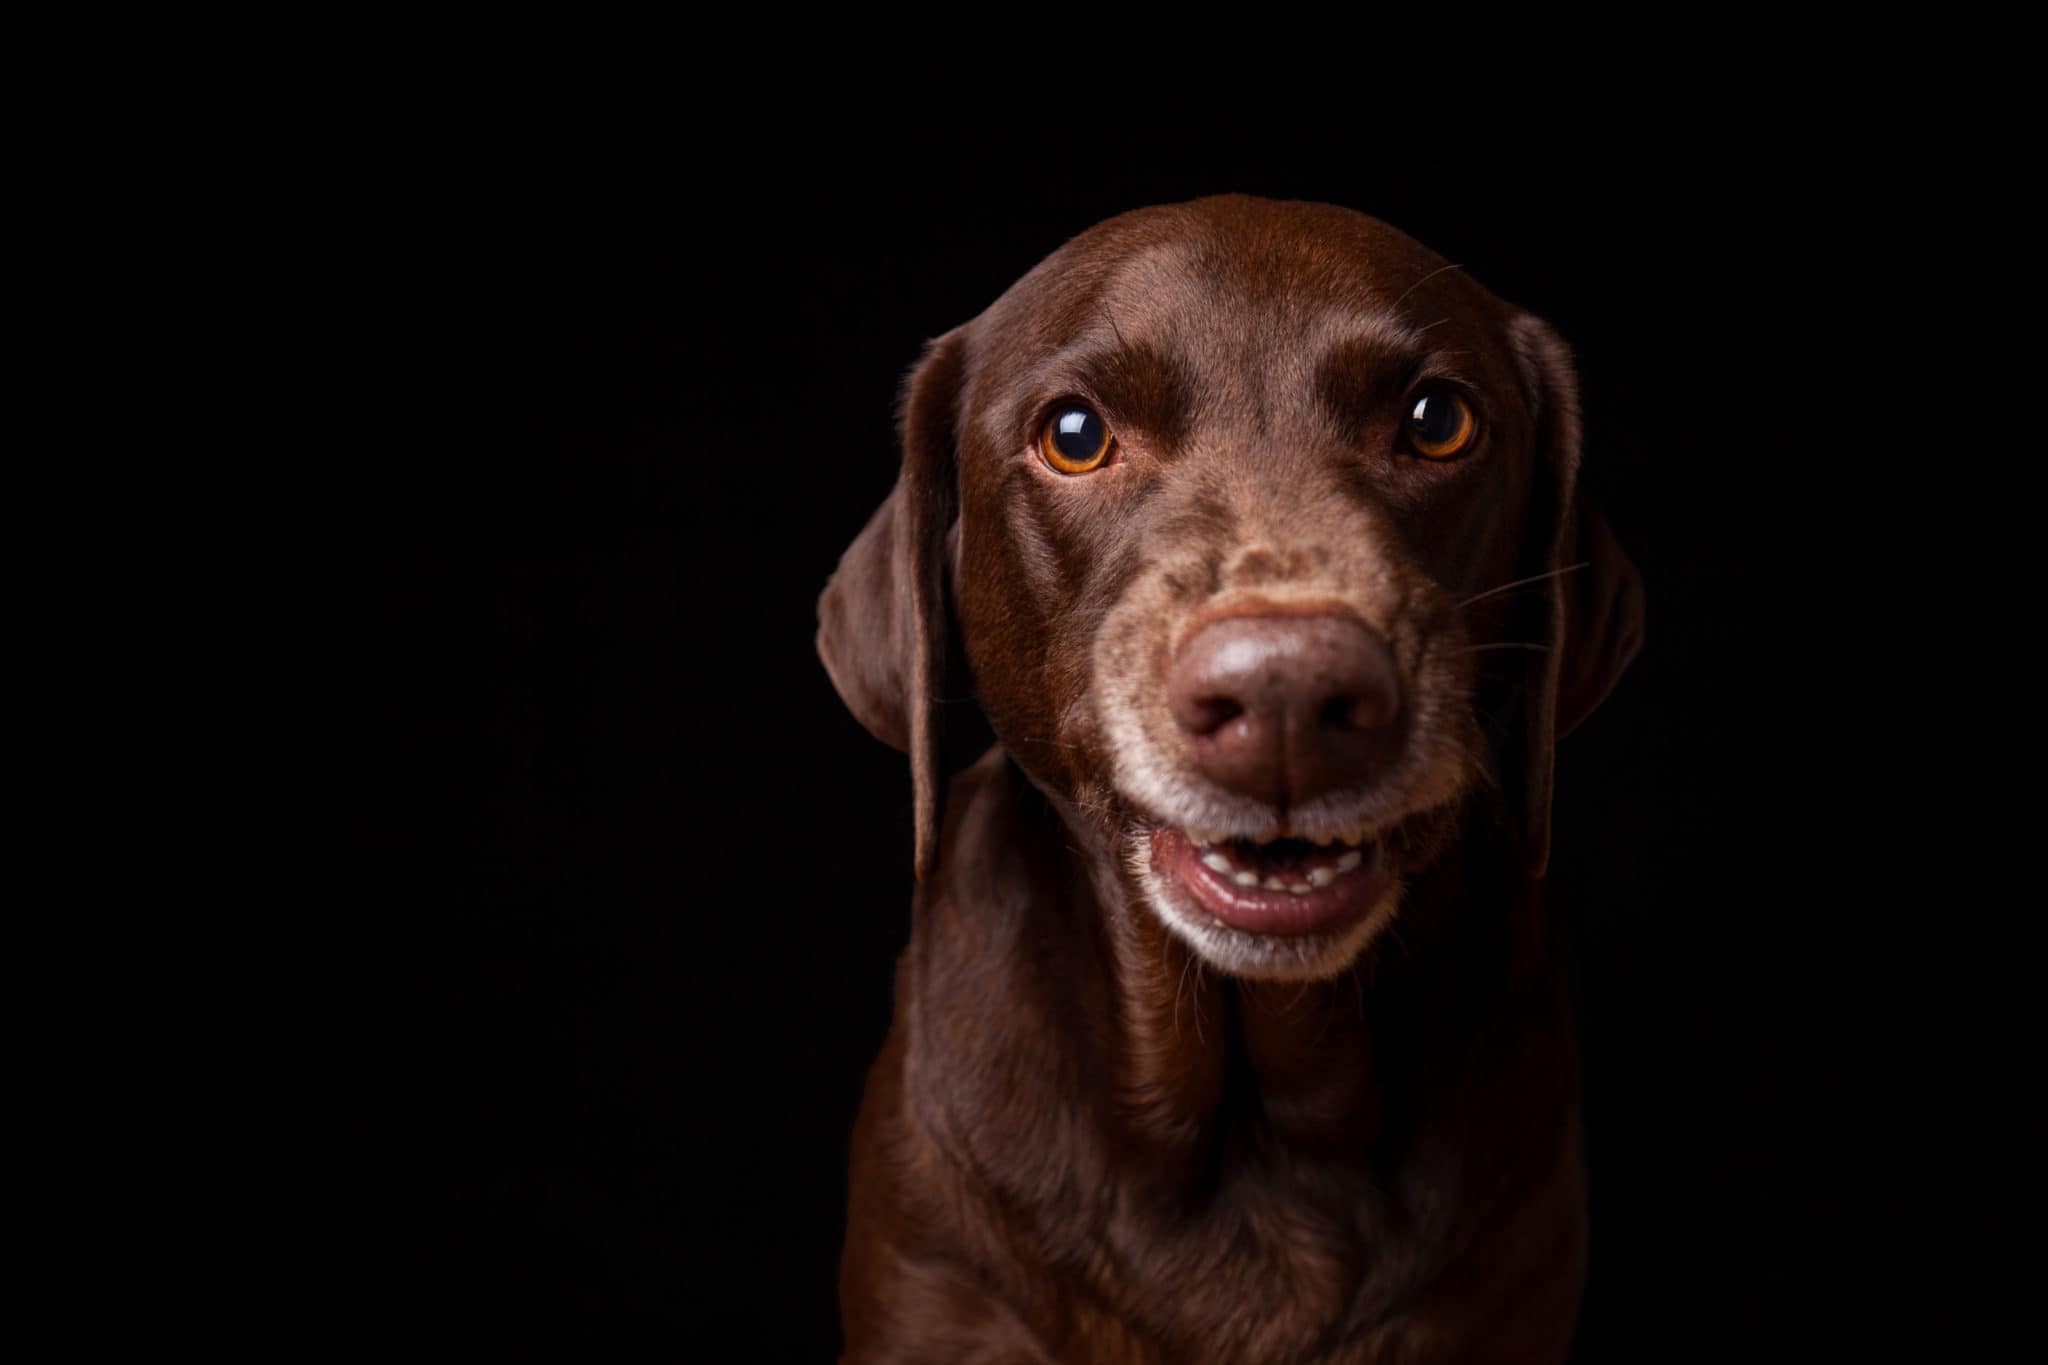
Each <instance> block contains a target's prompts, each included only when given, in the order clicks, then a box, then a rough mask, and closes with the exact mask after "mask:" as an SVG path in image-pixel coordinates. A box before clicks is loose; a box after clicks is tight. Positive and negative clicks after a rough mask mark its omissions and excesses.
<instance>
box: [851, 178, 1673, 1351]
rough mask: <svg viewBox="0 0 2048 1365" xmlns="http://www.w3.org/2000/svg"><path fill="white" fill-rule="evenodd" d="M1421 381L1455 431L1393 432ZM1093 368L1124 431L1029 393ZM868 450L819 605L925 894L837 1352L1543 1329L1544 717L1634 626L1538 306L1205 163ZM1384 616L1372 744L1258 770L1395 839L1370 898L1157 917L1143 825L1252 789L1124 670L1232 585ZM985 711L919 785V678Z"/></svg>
mask: <svg viewBox="0 0 2048 1365" xmlns="http://www.w3.org/2000/svg"><path fill="white" fill-rule="evenodd" d="M1424 378H1439V379H1444V380H1447V381H1450V382H1455V383H1457V384H1458V385H1460V386H1461V388H1462V390H1463V391H1465V392H1467V393H1469V394H1470V395H1472V396H1473V401H1474V404H1475V407H1476V410H1477V413H1478V417H1479V422H1480V429H1481V432H1482V435H1481V437H1480V442H1481V444H1480V445H1479V447H1478V448H1477V449H1476V450H1474V451H1473V452H1472V453H1471V454H1468V455H1466V456H1465V457H1463V458H1462V459H1459V460H1457V461H1454V462H1447V463H1442V464H1433V463H1430V462H1427V461H1423V460H1420V459H1418V458H1417V457H1415V456H1413V455H1410V454H1406V453H1402V452H1400V451H1398V450H1397V449H1396V433H1397V431H1398V427H1399V423H1400V421H1401V418H1402V417H1403V415H1404V407H1403V405H1404V400H1405V401H1409V402H1412V398H1411V397H1410V395H1412V393H1413V390H1414V385H1415V384H1416V383H1418V382H1419V381H1420V380H1422V379H1424ZM1072 399H1084V400H1086V401H1088V402H1089V403H1091V404H1093V405H1094V406H1095V407H1096V408H1097V410H1098V411H1099V412H1101V413H1102V414H1103V415H1104V417H1105V419H1106V420H1107V422H1108V423H1109V426H1110V428H1111V430H1112V431H1113V432H1114V433H1115V434H1116V437H1117V440H1118V442H1119V445H1118V453H1117V458H1116V460H1115V461H1114V462H1113V463H1111V464H1110V465H1108V466H1105V467H1104V468H1103V469H1101V470H1098V471H1096V472H1094V473H1091V474H1087V475H1078V476H1073V475H1063V474H1059V473H1056V472H1054V471H1053V470H1051V469H1050V468H1048V467H1047V465H1046V464H1045V463H1044V462H1043V461H1041V460H1039V459H1038V458H1037V456H1036V454H1035V453H1034V450H1033V448H1032V434H1033V433H1034V431H1035V430H1036V429H1037V426H1038V425H1039V424H1040V423H1042V422H1043V421H1044V419H1045V417H1046V416H1047V414H1048V412H1049V410H1050V408H1051V407H1052V405H1054V404H1055V403H1057V402H1060V401H1063V400H1072ZM899 416H900V423H899V425H900V430H901V435H902V441H903V466H902V472H901V475H900V477H899V479H898V481H897V484H896V488H895V490H894V491H893V492H892V493H891V495H890V497H889V499H888V500H887V501H886V502H885V503H884V504H883V506H882V507H881V509H880V510H879V511H878V512H877V513H876V514H875V516H874V518H873V519H872V520H871V521H870V523H869V524H868V526H867V529H866V530H864V531H863V532H862V533H861V535H860V537H859V538H858V539H857V540H856V541H855V543H854V544H853V546H852V547H851V548H850V549H849V550H848V551H847V552H846V555H845V557H844V559H843V561H842V563H841V565H840V568H839V571H838V573H837V574H836V575H835V576H834V577H833V579H832V581H831V583H830V584H829V585H828V587H827V588H826V590H825V593H824V596H823V598H822V599H821V602H820V630H819V637H818V646H819V651H820V653H821V655H822V656H823V658H824V660H825V663H826V667H827V669H828V670H829V672H830V673H831V676H832V679H833V681H834V684H835V685H836V687H837V688H838V690H839V692H840V694H841V696H842V697H843V698H844V699H845V701H846V703H847V705H848V706H849V708H851V710H852V711H853V713H854V715H855V716H856V717H858V718H859V719H860V721H861V722H862V723H863V724H864V725H866V726H867V727H868V728H869V729H870V730H871V731H873V732H874V733H875V734H876V735H877V736H878V737H879V738H881V739H883V740H885V741H887V742H888V743H890V744H893V745H896V746H897V747H899V748H904V749H907V750H908V751H909V753H910V757H911V762H912V775H913V782H914V788H915V824H916V831H915V835H916V855H915V857H916V868H917V872H918V877H919V886H918V890H917V895H916V904H915V907H914V918H913V927H912V933H911V942H910V946H909V948H908V949H907V951H906V952H905V953H904V955H903V958H902V961H901V964H900V966H899V969H898V973H897V981H896V1016H895V1023H894V1027H893V1029H892V1030H891V1033H890V1035H889V1039H888V1042H887V1044H886V1046H885V1047H884V1049H883V1052H882V1055H881V1057H880V1059H879V1061H878V1062H877V1063H876V1065H875V1068H874V1070H873V1072H872V1074H871V1076H870V1079H869V1083H868V1088H867V1093H866V1097H865V1099H864V1101H863V1104H862V1107H861V1112H860V1117H859V1120H858V1122H857V1124H856V1129H855V1134H854V1143H853V1160H852V1169H851V1179H852V1186H851V1204H850V1208H849V1213H848V1228H847V1241H846V1250H845V1257H844V1261H843V1266H842V1275H841V1286H840V1292H841V1306H842V1310H843V1318H844V1326H845V1333H846V1353H845V1356H844V1359H845V1360H846V1361H848V1362H869V1361H930V1362H934V1363H935V1365H936V1363H940V1362H943V1365H962V1362H980V1361H986V1362H997V1361H1003V1362H1011V1361H1019V1362H1021V1361H1060V1362H1105V1363H1106V1362H1157V1363H1158V1365H1194V1363H1196V1362H1207V1361H1217V1362H1226V1361H1227V1362H1232V1365H1256V1363H1257V1362H1268V1361H1271V1362H1280V1361H1287V1362H1309V1361H1317V1362H1323V1361H1327V1362H1364V1361H1404V1362H1422V1361H1453V1360H1455V1361H1495V1360H1498V1361H1514V1362H1518V1363H1519V1365H1528V1363H1529V1362H1542V1361H1557V1360H1562V1359H1564V1358H1565V1356H1566V1354H1567V1353H1568V1351H1569V1349H1570V1345H1571V1340H1572V1335H1573V1330H1574V1325H1575V1322H1576V1318H1577V1312H1578V1305H1579V1300H1580V1297H1581V1293H1582V1287H1583V1282H1584V1274H1585V1248H1586V1194H1585V1177H1584V1172H1583V1169H1582V1160H1581V1146H1580V1136H1579V1081H1578V1070H1577V1058H1576V1052H1575V1046H1574V1041H1573V1037H1572V1032H1571V1027H1570V1020H1569V1015H1568V1011H1567V1009H1566V1006H1565V1002H1564V999H1563V995H1562V989H1561V971H1560V964H1559V959H1558V953H1557V945H1556V943H1555V941H1554V936H1553V935H1552V934H1551V933H1550V932H1549V931H1548V930H1547V929H1546V926H1545V921H1544V917H1543V913H1542V909H1541V900H1540V896H1539V889H1540V879H1541V877H1542V874H1543V869H1544V866H1545V863H1546V860H1547V858H1548V853H1549V846H1550V804H1551V785H1552V783H1551V775H1552V771H1553V765H1554V756H1555V746H1556V741H1557V739H1558V738H1559V737H1561V736H1562V735H1564V734H1565V733H1567V732H1569V731H1570V730H1571V729H1572V728H1573V726H1575V725H1576V724H1578V723H1579V722H1580V721H1582V720H1583V719H1584V718H1585V717H1586V716H1587V715H1588V714H1589V713H1590V712H1591V711H1592V709H1593V708H1594V707H1595V706H1597V705H1598V704H1599V702H1600V701H1601V699H1602V698H1603V697H1604V696H1605V695H1606V694H1607V692H1608V691H1609V689H1610V688H1611V687H1612V686H1613V684H1614V682H1615V680H1616V678H1617V677H1618V676H1619V675H1620V674H1621V672H1622V671H1623V669H1624V668H1625V667H1626V665H1627V664H1628V662H1629V660H1630V659H1631V658H1632V657H1633V656H1634V654H1635V653H1636V651H1637V649H1638V647H1639V644H1640V640H1641V628H1642V611H1643V605H1642V591H1641V585H1640V582H1639V579H1638V577H1637V574H1636V572H1635V570H1634V568H1633V566H1632V565H1631V564H1630V563H1629V561H1628V559H1627V557H1626V555H1624V554H1623V553H1622V551H1621V550H1620V548H1619V546H1618V545H1617V544H1616V543H1615V541H1614V538H1613V536H1612V535H1611V534H1610V533H1609V532H1608V530H1607V528H1606V525H1605V523H1604V522H1603V521H1602V520H1601V519H1600V517H1599V516H1598V515H1597V513H1595V512H1594V511H1593V510H1592V509H1591V508H1590V507H1588V506H1586V505H1585V504H1584V503H1583V501H1582V500H1581V498H1580V497H1579V495H1578V490H1577V472H1578V463H1579V417H1578V401H1577V388H1576V383H1575V379H1574V376H1573V371H1572V365H1571V361H1570V358H1569V355H1568V352H1567V350H1566V348H1565V346H1564V344H1563V342H1561V341H1560V340H1559V339H1558V337H1557V336H1556V334H1555V333H1554V332H1553V331H1552V330H1551V329H1550V328H1549V327H1548V326H1547V325H1545V324H1544V323H1543V322H1541V321H1539V320H1538V319H1536V318H1534V317H1531V316H1529V315H1528V314H1526V313H1523V312H1521V311H1520V310H1518V309H1516V308H1514V307H1512V306H1511V305H1508V304H1506V303H1503V302H1502V301H1501V300H1499V299H1497V298H1495V297H1494V296H1493V295H1492V294H1490V293H1488V292H1487V291H1486V290H1485V289H1483V288H1481V287H1480V286H1479V285H1478V284H1477V283H1476V282H1474V281H1473V280H1472V278H1471V277H1470V276H1469V275H1467V274H1466V273H1465V272H1464V271H1463V270H1461V269H1459V268H1458V267H1455V266H1452V265H1450V264H1448V263H1447V262H1445V261H1443V260H1442V259H1441V258H1439V257H1437V256H1435V255H1434V254H1432V253H1431V252H1429V251H1428V250H1426V249H1425V248H1423V247H1422V246H1420V245H1419V244H1418V243H1416V242H1414V241H1412V240H1411V239H1409V238H1407V237H1405V236H1403V235H1401V234H1400V233H1398V232H1396V231H1394V230H1393V229H1391V228H1389V227H1387V226H1386V225H1385V224H1383V223H1380V222H1378V221H1376V220H1374V219H1371V218H1368V217H1365V216H1364V215H1362V214H1358V213H1355V212H1352V211H1349V210H1346V209H1341V208H1334V207H1330V206H1327V205H1319V204H1307V203H1294V202H1274V201H1270V200H1262V199H1255V198H1250V197H1246V196H1241V195H1226V196H1219V197H1215V198H1210V199H1202V200H1197V201H1194V202H1191V203H1187V204H1180V205H1171V206H1165V207H1159V208H1152V209H1145V210H1140V211H1137V212H1134V213H1128V214H1124V215H1122V216H1120V217H1118V218H1115V219H1112V220H1110V221H1108V222H1106V223H1103V224H1101V225H1099V226H1097V227H1095V228H1093V229H1091V230H1089V231H1088V232H1085V233H1083V234H1081V235H1080V236H1078V237H1076V238H1075V239H1073V240H1072V241H1070V242H1068V243H1067V244H1066V245H1065V246H1064V247H1062V248H1061V249H1060V250H1059V251H1057V252H1056V253H1054V254H1053V255H1052V256H1051V257H1049V258H1048V259H1047V260H1045V261H1044V262H1042V263H1041V264H1040V265H1039V266H1037V267H1036V268H1035V269H1033V270H1032V271H1031V272H1030V273H1029V274H1027V275H1025V276H1024V278H1023V279H1021V280H1020V281H1018V283H1017V284H1016V285H1014V286H1013V287H1012V288H1011V289H1010V290H1009V291H1008V292H1006V293H1005V294H1004V295H1003V296H1002V297H1001V298H1000V299H998V300H997V301H996V302H995V303H994V304H993V305H991V306H990V307H989V308H988V309H987V310H986V311H984V312H983V313H982V314H981V315H980V316H978V317H976V318H975V319H973V320H972V321H970V322H968V323H965V324H963V325H961V326H960V327H957V328H955V329H953V330H952V331H950V332H947V333H946V334H945V335H943V336H940V337H938V338H937V339H935V340H934V341H932V342H931V343H930V344H929V346H928V347H927V348H926V350H925V353H924V356H923V357H922V358H921V359H920V361H919V362H918V364H917V365H916V367H915V368H914V369H913V370H912V372H911V374H910V376H909V379H908V382H907V384H906V386H905V389H904V392H903V396H902V404H901V409H900V414H899ZM1324 609H1329V610H1341V611H1343V612H1345V613H1348V614H1350V615H1352V616H1354V617H1355V618H1356V619H1359V620H1362V621H1365V622H1367V623H1369V624H1370V625H1371V627H1372V628H1373V629H1375V630H1377V631H1379V632H1381V633H1382V635H1383V636H1384V637H1385V638H1386V639H1387V641H1388V642H1389V648H1390V649H1391V650H1392V652H1393V655H1394V657H1395V659H1396V660H1397V661H1398V664H1399V666H1400V669H1401V673H1402V676H1403V678H1404V680H1405V684H1404V686H1405V690H1406V695H1407V697H1408V705H1409V708H1410V716H1409V722H1408V723H1409V726H1410V729H1409V732H1408V735H1407V743H1406V744H1405V746H1404V748H1403V751H1402V753H1401V755H1400V757H1399V759H1398V760H1397V761H1396V762H1394V763H1392V764H1390V765H1389V766H1388V767H1387V769H1386V770H1385V771H1384V772H1382V773H1380V774H1378V775H1377V776H1376V778H1375V780H1374V781H1373V782H1372V783H1370V784H1368V785H1367V786H1365V787H1362V788H1360V789H1358V790H1356V791H1344V792H1336V793H1331V794H1329V795H1327V796H1324V797H1319V798H1317V800H1316V801H1314V802H1310V803H1306V804H1305V805H1304V806H1303V808H1301V809H1298V810H1295V811H1291V812H1288V813H1287V815H1286V818H1287V819H1288V820H1290V821H1291V822H1292V828H1293V829H1294V830H1295V831H1296V832H1302V831H1304V830H1305V831H1307V832H1309V833H1311V834H1313V833H1315V832H1317V831H1318V830H1329V829H1336V828H1339V827H1342V826H1345V825H1356V824H1358V823H1361V822H1363V823H1364V824H1366V825H1369V826H1370V827H1371V828H1373V829H1374V830H1376V831H1381V832H1384V833H1386V834H1387V837H1389V838H1391V839H1393V840H1394V841H1395V843H1394V845H1393V846H1395V847H1397V848H1398V849H1399V850H1400V852H1401V858H1402V861H1401V864H1400V866H1401V869H1402V871H1401V877H1400V880H1399V882H1398V883H1397V884H1396V886H1395V888H1394V890H1393V891H1392V892H1390V893H1389V895H1388V896H1387V897H1386V899H1385V900H1384V902H1383V903H1381V904H1379V905H1378V906H1376V907H1375V908H1374V910H1373V912H1372V914H1371V916H1370V918H1369V919H1368V920H1367V921H1366V922H1365V923H1364V924H1362V925H1359V926H1354V927H1353V928H1352V929H1351V930H1350V931H1348V932H1347V933H1346V934H1344V935H1342V936H1339V937H1335V938H1332V939H1331V940H1329V941H1327V942H1325V941H1321V940H1313V939H1311V940H1305V941H1302V942H1271V941H1267V940H1268V939H1270V938H1271V936H1258V935H1249V934H1244V933H1240V932H1238V931H1235V930H1232V929H1229V928H1228V927H1226V926H1223V925H1221V924H1220V923H1216V922H1214V921H1211V922H1210V923H1209V924H1206V925H1205V924H1201V923H1198V922H1196V920H1194V919H1192V918H1190V917H1188V916H1186V915H1184V914H1177V913H1176V912H1175V911H1174V910H1173V908H1172V906H1171V905H1170V904H1169V903H1168V900H1167V898H1166V897H1165V894H1164V892H1163V891H1162V890H1161V888H1160V887H1159V886H1158V885H1157V884H1156V880H1157V874H1156V873H1154V872H1153V871H1152V870H1151V869H1150V868H1149V866H1148V864H1147V854H1146V848H1147V843H1146V841H1147V839H1148V837H1149V834H1150V831H1151V830H1152V828H1154V827H1155V826H1157V825H1160V824H1162V823H1169V824H1176V825H1189V824H1192V825H1196V826H1198V827H1204V826H1206V827H1211V828H1214V827H1225V826H1228V827H1232V828H1239V827H1245V826H1246V822H1256V821H1258V820H1260V819H1265V818H1269V817H1270V815H1271V813H1270V812H1262V810H1261V809H1260V808H1259V807H1258V803H1256V802H1253V801H1249V800H1248V799H1247V798H1245V797H1243V796H1241V795H1238V794H1233V793H1230V792H1226V791H1223V790H1221V789H1219V788H1215V787H1214V786H1213V785H1211V784H1207V783H1205V782H1204V781H1202V780H1201V778H1200V776H1199V775H1198V774H1196V773H1195V772H1194V770H1193V769H1192V768H1191V766H1190V765H1189V763H1188V762H1187V760H1186V756H1185V754H1184V753H1182V752H1181V751H1180V749H1179V748H1178V747H1177V739H1176V733H1175V731H1174V728H1173V726H1172V723H1171V721H1170V719H1169V718H1168V716H1167V713H1166V710H1165V703H1164V701H1163V699H1162V696H1161V693H1162V692H1163V691H1164V688H1163V686H1162V674H1163V670H1164V668H1165V661H1166V660H1168V659H1170V658H1171V657H1172V656H1173V651H1174V650H1175V649H1176V648H1177V647H1178V643H1179V642H1180V641H1181V640H1183V639H1185V638H1187V634H1188V632H1189V631H1190V630H1192V629H1193V628H1195V627H1196V626H1198V625H1199V624H1200V623H1202V622H1204V621H1208V620H1211V619H1213V618H1214V617H1215V615H1217V614H1218V613H1224V612H1229V611H1233V610H1235V611H1276V612H1285V611H1288V610H1324ZM969 692H971V694H972V695H973V696H974V697H975V699H976V700H977V702H978V704H979V705H980V706H981V708H982V709H983V711H985V712H986V714H987V716H988V718H989V721H990V723H991V724H992V726H993V728H994V731H995V734H996V735H997V737H998V739H999V741H1000V743H999V745H998V746H997V747H996V748H994V749H992V750H990V751H989V752H988V754H987V755H986V756H985V757H983V758H982V759H981V761H980V762H979V763H977V764H975V765H974V766H973V767H972V768H970V769H969V770H967V771H966V772H964V773H963V774H961V775H960V776H959V777H957V778H955V779H954V780H953V781H952V783H951V786H950V789H946V788H944V787H943V786H942V772H941V760H940V748H939V735H938V719H937V717H938V707H937V699H938V698H940V697H942V696H959V695H964V694H967V693H969Z"/></svg>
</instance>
